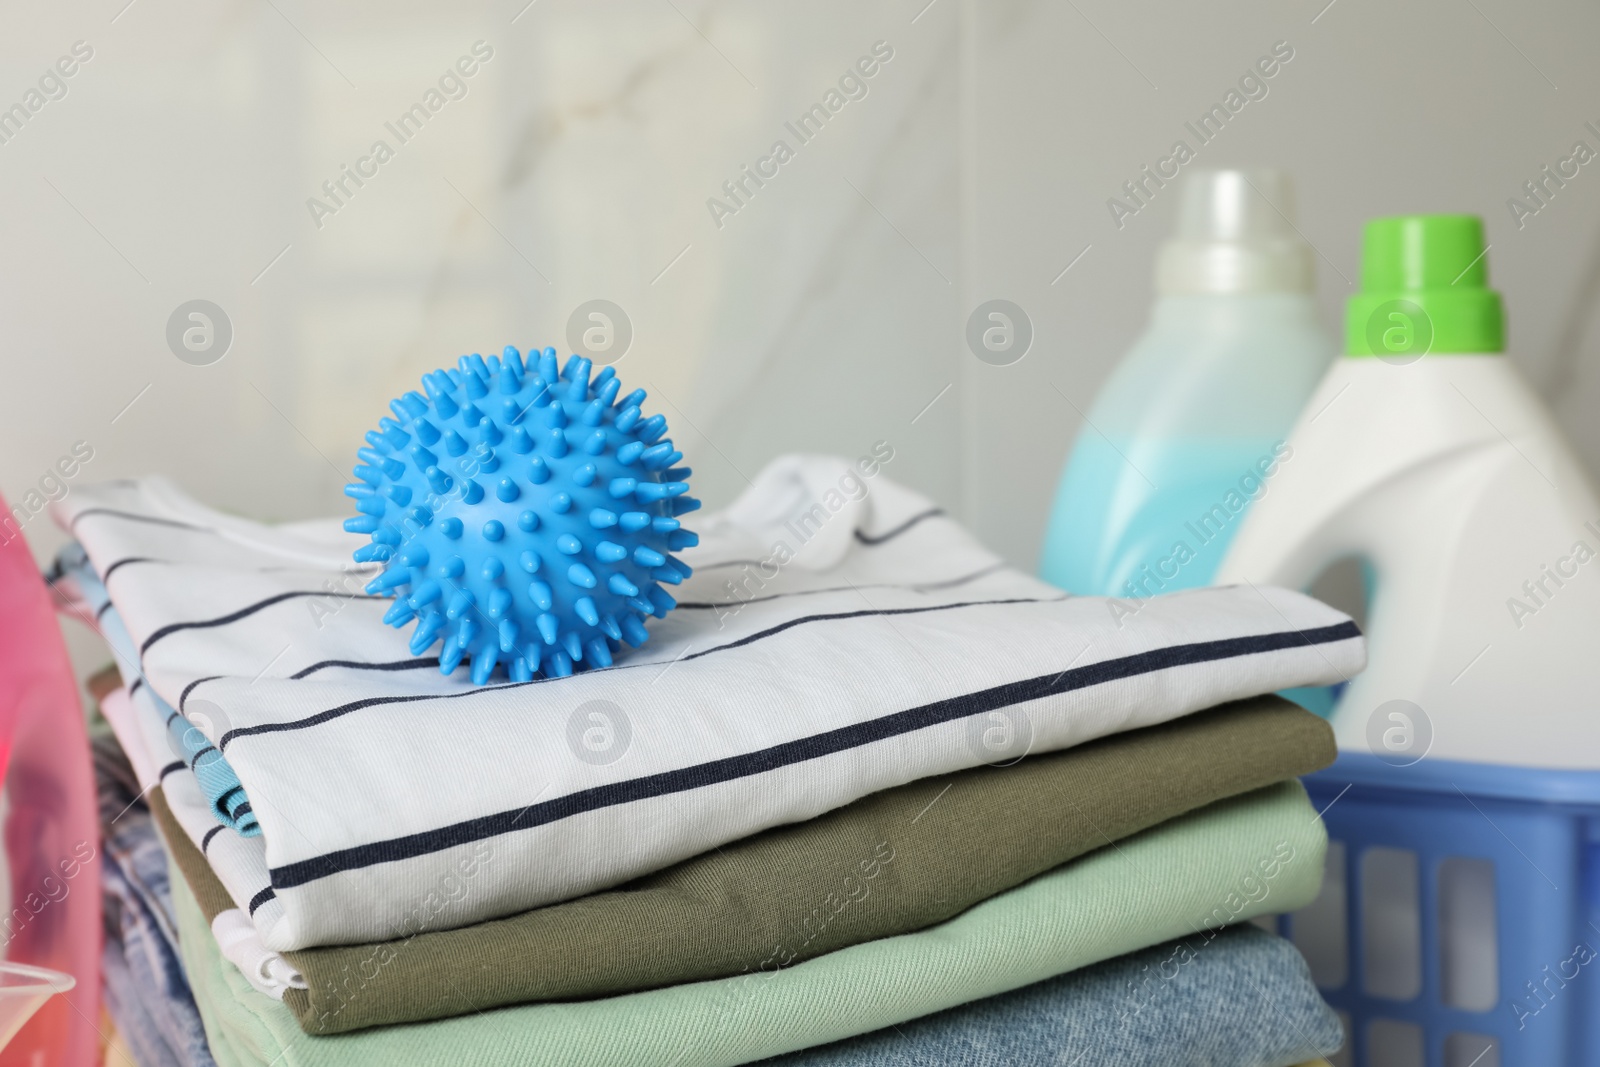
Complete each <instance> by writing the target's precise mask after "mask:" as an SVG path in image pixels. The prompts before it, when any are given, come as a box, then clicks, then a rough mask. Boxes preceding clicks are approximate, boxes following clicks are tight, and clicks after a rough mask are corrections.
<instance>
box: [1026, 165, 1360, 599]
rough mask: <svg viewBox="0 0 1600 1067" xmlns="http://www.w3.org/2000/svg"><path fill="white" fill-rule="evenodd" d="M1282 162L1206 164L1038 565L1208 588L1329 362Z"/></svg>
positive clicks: (1064, 575)
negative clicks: (1214, 167)
mask: <svg viewBox="0 0 1600 1067" xmlns="http://www.w3.org/2000/svg"><path fill="white" fill-rule="evenodd" d="M1292 211H1293V206H1292V203H1291V198H1290V190H1289V184H1288V181H1287V179H1286V178H1285V177H1283V176H1282V175H1280V174H1278V173H1276V172H1273V171H1199V172H1196V173H1194V174H1192V175H1190V177H1189V178H1188V180H1187V182H1186V183H1185V185H1184V188H1183V200H1182V202H1181V205H1180V209H1179V218H1178V227H1177V233H1176V234H1175V235H1174V237H1173V239H1172V240H1170V241H1168V242H1167V244H1166V245H1165V246H1164V247H1163V248H1162V251H1161V256H1160V259H1159V262H1158V264H1157V270H1156V289H1157V293H1158V299H1157V301H1156V303H1155V307H1154V309H1153V311H1152V313H1151V317H1150V325H1149V328H1148V329H1147V330H1146V331H1145V333H1144V335H1143V336H1142V337H1141V338H1140V339H1139V340H1138V342H1136V343H1135V345H1134V347H1133V348H1132V350H1131V351H1129V353H1128V355H1127V357H1126V358H1124V359H1123V361H1122V362H1121V363H1120V364H1119V365H1118V367H1117V369H1116V370H1115V372H1114V373H1113V374H1112V376H1111V378H1110V380H1109V381H1108V382H1107V383H1106V385H1105V387H1104V389H1102V390H1101V392H1100V395H1099V396H1098V397H1096V399H1095V402H1094V405H1093V407H1092V408H1091V409H1090V411H1089V412H1088V416H1087V418H1086V419H1085V425H1084V426H1083V427H1082V429H1081V430H1080V431H1079V434H1078V439H1077V442H1076V444H1075V445H1074V446H1073V450H1072V453H1071V455H1070V457H1069V459H1068V462H1067V466H1066V469H1065V471H1064V472H1063V474H1062V477H1061V485H1060V489H1059V491H1058V492H1057V495H1056V500H1055V506H1054V508H1053V510H1052V513H1051V516H1050V522H1049V526H1048V528H1047V531H1046V534H1045V541H1044V549H1043V553H1042V559H1041V564H1040V573H1041V575H1042V576H1043V577H1044V578H1045V580H1047V581H1049V582H1052V583H1054V584H1055V585H1058V586H1061V587H1062V588H1064V589H1067V590H1070V591H1071V592H1074V593H1079V594H1084V595H1105V596H1120V597H1127V596H1136V597H1145V596H1150V595H1152V594H1155V593H1160V592H1171V591H1172V590H1175V589H1185V588H1190V587H1193V586H1202V585H1206V584H1209V583H1210V581H1211V579H1212V576H1213V574H1214V573H1215V571H1216V569H1217V567H1218V565H1219V564H1220V563H1221V561H1222V559H1223V555H1224V552H1225V551H1226V549H1227V546H1228V544H1229V543H1230V542H1231V540H1232V539H1233V537H1234V535H1235V534H1236V533H1237V531H1238V529H1239V527H1240V524H1241V521H1242V514H1243V512H1244V511H1245V509H1246V508H1247V507H1248V506H1249V505H1250V503H1251V501H1252V500H1254V499H1257V498H1259V497H1260V496H1262V495H1263V493H1264V492H1266V491H1267V490H1268V489H1269V488H1270V485H1271V484H1272V482H1273V481H1274V480H1275V479H1276V477H1277V476H1278V472H1279V471H1280V469H1281V468H1282V467H1283V466H1284V464H1285V463H1286V462H1289V461H1290V460H1289V457H1288V454H1287V453H1286V451H1285V449H1284V446H1283V442H1284V439H1285V438H1286V437H1287V436H1288V433H1289V428H1290V427H1291V426H1292V425H1293V424H1294V420H1295V417H1296V416H1297V415H1298V414H1299V412H1300V410H1301V408H1302V407H1303V406H1304V404H1305V402H1306V399H1307V397H1308V396H1309V395H1310V394H1311V391H1312V390H1313V389H1314V388H1315V387H1316V384H1317V382H1318V380H1319V379H1320V378H1321V377H1322V374H1323V371H1324V370H1325V369H1326V368H1327V366H1328V363H1329V361H1330V360H1331V359H1332V358H1333V352H1334V346H1333V343H1332V341H1330V340H1329V339H1328V337H1327V335H1326V334H1325V333H1324V332H1323V330H1322V328H1321V326H1320V324H1319V323H1318V320H1317V314H1316V307H1315V304H1314V302H1313V300H1312V297H1311V288H1312V279H1313V272H1312V259H1311V250H1310V249H1309V248H1307V247H1306V245H1305V242H1304V241H1302V240H1301V239H1300V237H1299V235H1298V234H1297V233H1296V231H1295V229H1294V226H1293V224H1292V222H1291V221H1290V218H1289V213H1291V212H1292Z"/></svg>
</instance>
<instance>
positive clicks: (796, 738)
mask: <svg viewBox="0 0 1600 1067" xmlns="http://www.w3.org/2000/svg"><path fill="white" fill-rule="evenodd" d="M56 516H57V519H58V521H59V522H61V524H62V525H63V526H65V527H66V528H67V529H68V530H69V531H71V532H72V533H73V534H74V535H75V536H76V537H77V538H78V540H79V541H80V542H81V544H82V545H83V547H84V549H85V550H86V552H87V553H88V557H89V561H90V562H91V564H92V565H93V567H94V569H95V571H96V572H97V573H98V574H99V575H100V576H101V578H102V579H103V580H104V582H105V585H106V587H107V588H108V590H109V592H110V595H111V599H112V602H113V603H114V604H115V606H116V609H117V614H118V615H119V616H120V619H121V621H122V623H123V625H124V626H125V627H126V630H127V633H128V635H129V639H130V641H131V643H132V644H133V645H134V646H135V647H136V649H137V655H138V656H139V657H140V659H141V663H140V665H139V666H140V667H141V668H142V673H143V677H144V678H145V679H147V681H148V684H149V685H150V686H151V687H153V688H154V690H155V691H156V693H157V694H159V695H160V696H161V697H162V698H163V699H164V700H165V701H166V702H167V703H169V704H171V705H172V706H173V707H175V708H178V709H179V710H180V711H182V712H183V713H184V714H185V715H187V716H188V717H189V718H190V719H192V720H193V721H195V723H196V725H197V726H199V727H200V728H201V729H202V730H203V731H205V733H206V735H207V737H209V739H210V740H211V742H212V743H213V744H215V745H216V746H217V748H218V749H220V750H221V751H222V753H223V754H224V755H225V756H226V758H227V760H228V761H229V763H231V764H232V766H233V769H234V770H235V771H236V772H237V773H238V776H239V779H240V781H241V782H242V783H243V785H244V788H245V790H246V792H247V793H248V795H249V798H250V802H251V806H252V810H253V813H254V815H255V816H256V818H257V820H258V821H259V823H260V826H261V831H262V833H261V836H260V837H259V838H253V839H244V838H240V837H238V836H237V835H236V834H234V833H233V832H232V831H230V830H223V831H221V834H220V835H218V836H221V835H227V836H228V837H229V838H231V841H230V842H229V845H228V847H226V848H219V847H217V842H216V841H215V840H213V841H212V842H211V847H210V848H208V849H207V852H206V854H207V857H208V859H209V860H210V861H211V863H212V865H213V866H214V867H215V868H216V869H217V873H218V875H219V877H220V879H221V881H222V882H223V883H224V884H225V885H227V886H228V887H229V890H230V892H231V893H232V894H233V895H234V897H235V899H236V900H238V901H239V903H240V904H241V906H242V907H244V908H245V910H246V911H248V912H249V914H250V915H251V917H252V919H253V921H254V922H255V923H256V926H257V929H258V930H259V931H260V934H261V939H262V942H263V943H264V944H265V945H266V946H267V947H268V948H271V949H276V950H286V949H294V948H303V947H309V946H314V945H324V944H338V943H351V942H364V941H374V940H383V939H389V938H395V937H400V936H405V935H406V934H408V933H410V932H414V931H415V930H417V929H422V928H427V929H440V928H448V927H454V926H461V925H465V924H468V923H473V922H478V921H481V920H484V919H488V918H493V917H498V916H503V915H507V914H510V913H513V912H517V911H521V910H525V909H528V908H532V907H537V906H540V905H543V904H549V903H553V902H556V901H561V900H566V899H570V898H572V897H576V896H579V895H582V894H585V893H590V892H594V891H596V890H600V889H605V888H608V887H612V886H616V885H619V884H621V883H623V882H626V881H628V880H630V879H632V878H635V877H638V876H639V875H642V874H646V873H649V872H651V871H655V870H659V869H661V868H663V867H666V866H668V865H670V864H673V863H676V862H678V861H680V860H683V859H686V858H688V857H690V856H693V855H696V854H698V853H701V852H705V851H708V850H710V849H712V848H715V847H717V846H718V845H721V844H723V843H726V842H729V841H733V840H736V839H739V838H742V837H746V836H748V835H750V834H753V833H757V832H759V831H761V830H764V829H767V828H769V827H773V826H778V825H782V824H785V823H793V822H798V821H801V820H805V819H810V818H813V817H815V816H817V815H820V814H821V813H823V812H825V811H828V810H830V809H832V808H836V807H838V806H840V805H842V804H846V803H849V802H850V801H852V800H855V799H857V798H859V797H861V796H864V795H866V794H868V793H873V792H876V791H878V790H882V789H887V788H890V787H893V786H897V785H900V784H903V783H905V782H908V781H912V780H915V779H918V778H922V777H926V776H929V775H935V774H943V773H946V772H950V771H954V770H959V769H962V768H966V767H972V766H976V765H979V764H984V763H994V762H999V761H1003V760H1008V759H1015V758H1020V757H1021V756H1022V755H1024V754H1025V753H1027V752H1029V751H1033V752H1043V751H1050V750H1055V749H1061V748H1065V747H1068V746H1071V745H1076V744H1081V743H1082V742H1085V741H1088V740H1091V739H1093V738H1097V737H1102V736H1105V735H1107V734H1111V733H1115V732H1117V731H1121V730H1131V729H1137V728H1140V727H1145V726H1151V725H1154V724H1157V723H1161V722H1165V721H1168V720H1170V719H1173V718H1175V717H1177V716H1180V715H1185V714H1188V713H1190V712H1194V711H1198V710H1200V709H1202V708H1207V707H1211V706H1213V705H1215V704H1219V703H1223V702H1225V701H1230V700H1236V699H1240V698H1243V697H1247V696H1253V695H1256V694H1259V693H1266V692H1272V691H1275V690H1279V689H1285V688H1290V687H1293V686H1310V685H1328V684H1333V683H1336V682H1340V681H1344V680H1347V679H1348V678H1349V677H1350V676H1351V675H1353V674H1355V673H1356V672H1358V671H1359V670H1360V669H1361V668H1362V667H1363V666H1364V664H1365V648H1364V644H1363V641H1362V638H1361V635H1360V632H1359V631H1358V630H1357V628H1356V626H1355V624H1354V623H1352V622H1351V621H1350V619H1349V618H1348V617H1346V616H1345V615H1343V614H1341V613H1339V612H1337V611H1335V610H1333V609H1332V608H1329V607H1327V606H1325V605H1323V604H1320V603H1318V602H1317V601H1315V600H1312V599H1310V598H1309V597H1306V596H1303V595H1301V594H1299V593H1294V592H1290V591H1287V590H1282V589H1274V588H1256V587H1251V586H1243V587H1229V588H1218V589H1202V590H1192V591H1188V592H1183V593H1178V594H1173V595H1170V596H1161V597H1154V598H1150V599H1148V600H1141V601H1107V600H1104V599H1100V598H1090V597H1082V598H1076V597H1068V596H1067V595H1066V594H1064V593H1062V592H1060V591H1059V590H1056V589H1054V588H1052V587H1050V586H1048V585H1045V584H1043V583H1041V582H1039V581H1037V580H1036V579H1034V578H1031V577H1029V576H1027V575H1025V574H1023V573H1021V572H1019V571H1017V570H1015V569H1013V568H1011V567H1008V566H1005V565H1003V564H1002V563H1001V562H1000V561H999V559H998V558H997V557H995V556H994V555H993V554H992V553H990V552H989V551H987V550H986V549H984V548H983V547H982V546H981V545H979V544H978V543H977V542H976V541H975V540H974V539H973V538H972V537H971V536H970V535H969V534H968V533H967V532H966V531H965V530H963V529H962V527H961V526H960V525H958V524H957V523H956V522H955V521H954V520H952V519H951V518H950V517H949V516H948V515H946V514H945V513H944V512H942V511H941V510H939V509H938V508H936V507H934V506H933V505H931V504H930V503H929V502H928V501H927V500H926V499H924V498H923V497H921V496H919V495H918V494H916V493H914V492H912V491H910V490H908V489H906V488H904V487H902V486H899V485H896V484H895V483H893V482H891V481H890V480H889V479H888V478H887V477H885V476H884V475H883V474H882V473H881V472H879V470H878V464H877V463H876V461H872V462H868V461H862V462H861V463H857V464H852V463H850V462H848V461H846V460H842V459H835V458H832V457H816V456H787V457H782V458H780V459H778V460H775V461H774V462H773V463H772V464H771V465H769V466H768V467H767V469H766V470H764V471H763V472H762V473H761V475H760V476H759V477H758V478H757V479H756V481H755V482H754V484H753V485H752V486H751V487H750V488H749V489H748V490H747V491H746V492H745V493H744V494H743V495H741V496H740V497H739V499H738V500H736V501H735V502H734V504H733V505H732V506H731V507H729V508H728V509H726V510H725V511H723V512H721V513H720V514H716V515H708V516H706V517H705V518H703V519H702V520H701V521H700V522H698V523H694V524H693V525H694V526H695V528H696V530H697V531H698V532H699V533H700V535H701V544H700V546H699V547H698V548H696V549H691V550H689V551H687V552H685V553H684V554H683V558H684V561H685V562H686V563H688V564H690V565H691V566H693V567H694V568H695V574H694V576H693V577H692V578H690V579H689V580H688V581H686V582H685V583H684V584H683V585H682V586H681V587H680V589H679V590H678V591H677V595H678V600H679V605H678V608H677V610H675V611H673V612H672V613H671V614H670V615H668V616H667V618H665V619H663V620H661V621H659V622H657V623H655V624H654V625H653V626H652V630H651V634H652V636H651V639H650V642H649V643H648V644H647V645H645V646H643V647H642V648H640V649H638V650H636V651H634V652H632V653H630V654H628V655H627V656H624V657H621V658H620V659H619V661H618V664H617V665H616V666H615V667H612V668H610V669H607V670H598V671H590V672H586V673H581V674H576V675H573V676H572V677H569V678H560V679H540V680H535V681H532V682H523V683H513V682H507V681H503V680H502V681H494V682H491V683H490V684H488V685H485V686H475V685H473V684H471V682H470V680H469V679H468V677H467V671H466V670H464V669H461V670H457V671H456V672H455V674H453V675H451V676H448V677H446V676H442V675H441V674H440V673H439V670H438V667H437V664H436V661H435V660H434V659H433V658H423V659H418V658H415V657H413V656H411V655H410V654H409V652H408V649H407V640H408V637H407V635H406V634H405V633H403V632H401V631H397V630H394V629H391V628H389V627H388V626H385V625H383V623H382V622H381V617H382V615H383V613H384V612H385V610H386V609H387V606H388V601H386V600H382V599H378V598H374V597H369V596H366V595H365V594H363V593H362V592H361V590H362V587H363V586H364V585H365V584H366V582H367V580H368V579H370V578H371V577H372V576H373V575H374V573H375V570H374V569H373V567H372V566H359V565H356V564H354V563H352V562H351V561H350V552H351V551H352V550H353V549H355V548H356V547H358V546H359V545H360V544H361V543H362V540H363V539H362V538H360V537H359V536H357V535H353V534H347V533H345V532H344V531H343V530H342V529H341V528H340V520H338V519H329V520H324V521H315V522H305V523H295V524H289V525H283V526H267V525H262V524H259V523H255V522H249V521H246V520H243V519H239V518H236V517H232V516H228V515H224V514H221V513H219V512H216V511H213V510H211V509H208V508H206V507H203V506H202V505H200V504H198V503H196V502H194V501H193V500H191V499H189V498H188V497H186V496H185V495H184V494H182V493H181V492H180V491H179V490H177V489H176V488H175V487H173V486H172V485H171V484H170V483H167V482H165V481H163V480H161V479H157V478H150V479H144V480H141V481H139V482H124V483H111V484H106V485H102V486H96V487H90V488H83V489H79V490H77V491H75V492H74V493H73V494H72V496H70V497H69V498H67V499H66V500H64V501H62V502H61V503H59V504H58V505H56ZM133 696H134V700H135V701H136V702H137V700H138V694H137V693H134V694H133ZM153 740H154V739H153ZM208 832H209V831H208ZM240 845H242V846H243V847H236V846H240Z"/></svg>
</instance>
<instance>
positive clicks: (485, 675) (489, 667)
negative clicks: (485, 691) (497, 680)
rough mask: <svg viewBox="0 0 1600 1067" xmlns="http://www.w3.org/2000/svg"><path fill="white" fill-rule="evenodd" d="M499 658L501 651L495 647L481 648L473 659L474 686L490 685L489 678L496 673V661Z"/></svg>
mask: <svg viewBox="0 0 1600 1067" xmlns="http://www.w3.org/2000/svg"><path fill="white" fill-rule="evenodd" d="M499 658H500V649H499V648H497V647H495V646H494V645H489V646H487V647H485V648H480V649H479V650H478V651H477V653H476V654H475V655H473V657H472V684H473V685H487V684H489V676H490V675H491V674H493V673H494V663H495V660H497V659H499Z"/></svg>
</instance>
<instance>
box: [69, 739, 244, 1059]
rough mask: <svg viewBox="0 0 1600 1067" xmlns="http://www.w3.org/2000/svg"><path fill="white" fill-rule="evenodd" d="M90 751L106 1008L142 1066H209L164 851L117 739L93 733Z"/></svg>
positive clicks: (148, 810)
mask: <svg viewBox="0 0 1600 1067" xmlns="http://www.w3.org/2000/svg"><path fill="white" fill-rule="evenodd" d="M90 750H91V752H92V754H93V756H94V771H95V784H96V788H97V791H98V799H99V808H100V837H101V851H100V887H101V890H102V893H103V898H104V901H105V946H104V948H103V950H102V952H101V956H100V963H101V971H102V974H101V981H102V984H103V988H104V992H105V1005H106V1010H107V1012H108V1013H109V1014H110V1016H111V1018H112V1020H113V1021H115V1023H116V1026H117V1030H118V1031H119V1032H120V1033H121V1035H122V1039H123V1042H124V1043H125V1044H126V1045H127V1047H128V1050H129V1051H130V1052H131V1053H133V1054H134V1056H135V1057H136V1058H137V1060H138V1062H139V1063H140V1064H141V1065H143V1067H213V1064H214V1063H215V1061H214V1060H213V1059H212V1058H211V1052H210V1050H209V1049H208V1048H207V1047H206V1033H205V1027H204V1026H203V1025H202V1024H201V1022H200V1012H199V1009H197V1008H196V1007H195V1004H194V996H193V994H192V993H190V991H189V980H188V978H187V977H186V976H185V975H184V972H183V961H182V960H181V959H180V958H179V956H178V936H177V925H178V921H177V916H176V915H174V914H173V911H172V895H171V889H170V884H169V882H168V874H167V854H166V852H165V850H164V849H163V848H162V847H161V838H160V836H159V835H158V833H157V831H156V827H155V823H154V821H153V819H152V818H151V815H150V809H149V808H148V807H147V806H146V805H145V802H144V800H143V799H142V798H141V796H140V792H141V790H140V787H139V785H138V782H137V780H136V779H135V777H134V773H133V769H132V768H131V767H129V766H128V761H127V759H126V758H125V757H124V756H123V754H122V750H121V749H120V748H119V747H118V746H117V743H116V740H115V739H114V738H112V737H111V736H110V735H109V734H103V733H102V734H97V735H95V736H94V737H93V738H92V740H91V749H90Z"/></svg>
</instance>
